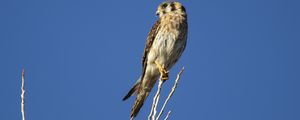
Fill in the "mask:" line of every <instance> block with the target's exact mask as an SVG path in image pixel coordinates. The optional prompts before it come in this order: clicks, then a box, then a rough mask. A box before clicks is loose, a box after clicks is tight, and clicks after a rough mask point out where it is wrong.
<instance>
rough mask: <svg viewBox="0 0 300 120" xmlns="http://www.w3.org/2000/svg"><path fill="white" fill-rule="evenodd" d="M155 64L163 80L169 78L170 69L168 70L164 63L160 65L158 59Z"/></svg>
mask: <svg viewBox="0 0 300 120" xmlns="http://www.w3.org/2000/svg"><path fill="white" fill-rule="evenodd" d="M155 64H156V66H157V68H158V70H159V72H160V75H161V80H163V81H165V80H168V79H169V71H167V70H166V68H165V66H164V65H160V64H159V63H158V62H157V61H155Z"/></svg>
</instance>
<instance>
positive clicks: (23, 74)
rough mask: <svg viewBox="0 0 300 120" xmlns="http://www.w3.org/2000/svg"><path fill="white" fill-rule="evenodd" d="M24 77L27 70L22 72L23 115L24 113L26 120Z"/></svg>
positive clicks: (23, 119) (23, 116)
mask: <svg viewBox="0 0 300 120" xmlns="http://www.w3.org/2000/svg"><path fill="white" fill-rule="evenodd" d="M24 76H25V70H24V69H23V70H22V86H21V91H22V93H21V113H22V120H25V110H24V108H25V101H24V100H25V89H24V83H25V80H24Z"/></svg>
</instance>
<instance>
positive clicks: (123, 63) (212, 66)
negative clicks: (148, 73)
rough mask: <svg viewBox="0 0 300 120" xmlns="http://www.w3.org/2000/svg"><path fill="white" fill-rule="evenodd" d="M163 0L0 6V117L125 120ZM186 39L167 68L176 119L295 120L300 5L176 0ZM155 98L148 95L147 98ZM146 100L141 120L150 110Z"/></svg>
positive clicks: (5, 0) (35, 0)
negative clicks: (22, 111) (22, 109)
mask: <svg viewBox="0 0 300 120" xmlns="http://www.w3.org/2000/svg"><path fill="white" fill-rule="evenodd" d="M161 2H162V1H153V0H152V1H150V0H148V1H146V0H143V1H142V0H136V1H128V0H127V1H124V0H119V1H116V0H113V1H108V0H107V1H100V0H84V1H83V0H51V1H46V0H27V1H24V0H2V1H0V16H1V19H0V56H1V59H0V66H1V67H0V96H1V99H0V106H1V107H0V119H1V120H20V119H21V114H20V86H21V85H20V83H21V81H20V77H21V69H22V68H25V70H26V78H25V79H26V101H25V102H26V114H27V119H30V120H104V119H106V120H108V119H109V120H124V119H128V118H129V113H130V109H131V106H132V104H133V101H134V98H131V99H129V100H128V101H125V102H123V101H121V99H122V97H123V96H124V95H125V94H126V93H127V92H128V90H129V89H130V87H131V86H132V85H133V84H134V82H135V80H136V79H137V78H138V77H139V75H140V72H141V56H142V52H143V48H144V44H145V39H146V36H147V33H148V31H149V29H150V28H151V26H152V25H153V23H154V22H155V20H156V19H157V17H156V16H155V11H156V8H157V6H158V5H159V3H161ZM182 3H183V4H184V5H185V6H186V9H187V12H188V22H189V37H188V44H187V48H186V51H185V52H184V55H183V56H182V59H180V61H179V62H178V64H177V65H176V66H175V67H173V69H172V70H171V71H170V76H171V79H170V81H168V82H167V83H166V84H165V87H164V88H163V93H162V97H166V95H167V92H168V91H169V89H170V87H171V85H172V84H173V80H174V77H175V75H176V73H177V72H178V71H179V70H180V67H181V66H185V68H186V70H185V72H184V73H183V75H182V79H181V80H180V83H179V86H178V88H177V91H176V92H175V94H174V97H173V99H172V100H171V101H170V104H169V105H168V106H167V108H166V109H167V110H172V114H171V117H170V119H172V120H183V119H191V120H299V119H300V115H299V113H300V103H299V101H300V94H299V91H300V87H299V85H300V81H299V80H300V63H299V61H300V55H299V51H300V48H299V45H300V41H299V40H300V23H299V21H300V15H299V11H300V8H299V3H300V2H299V1H297V0H226V1H224V0H185V1H183V0H182ZM152 95H153V92H152V94H151V96H150V97H152ZM150 103H151V101H150V99H148V100H147V102H146V103H145V105H144V107H143V108H142V110H141V112H140V113H139V115H138V117H137V119H145V118H146V116H147V115H148V113H149V110H150Z"/></svg>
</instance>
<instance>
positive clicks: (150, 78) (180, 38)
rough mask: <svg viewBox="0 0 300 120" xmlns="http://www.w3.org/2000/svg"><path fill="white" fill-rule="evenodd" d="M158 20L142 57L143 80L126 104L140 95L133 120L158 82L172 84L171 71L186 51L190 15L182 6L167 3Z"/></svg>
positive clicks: (135, 86)
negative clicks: (188, 17)
mask: <svg viewBox="0 0 300 120" xmlns="http://www.w3.org/2000/svg"><path fill="white" fill-rule="evenodd" d="M156 15H157V16H158V20H157V21H156V22H155V23H154V25H153V26H152V28H151V30H150V32H149V33H148V37H147V39H146V45H145V49H144V52H143V57H142V72H141V76H140V78H139V79H138V80H137V82H136V83H135V84H134V85H133V87H132V88H131V89H130V90H129V92H128V93H127V95H126V96H125V97H124V98H123V101H125V100H127V99H128V98H129V97H130V96H132V95H134V94H136V95H137V96H136V99H135V102H134V105H133V107H132V109H131V113H130V119H133V118H135V117H136V116H137V114H138V113H139V111H140V109H141V107H142V106H143V104H144V102H145V100H146V98H147V97H148V95H149V93H150V92H151V89H152V88H153V86H154V84H155V83H156V81H157V80H158V79H159V78H160V79H161V80H163V81H166V80H168V78H169V75H168V73H169V70H170V69H171V68H172V66H174V64H175V63H176V62H177V61H178V59H179V58H180V57H181V55H182V53H183V51H184V50H185V47H186V43H187V34H188V23H187V13H186V9H185V7H184V6H183V5H182V4H181V3H179V2H175V1H172V2H163V3H161V4H160V5H159V6H158V8H157V11H156Z"/></svg>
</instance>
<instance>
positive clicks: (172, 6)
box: [171, 3, 176, 11]
mask: <svg viewBox="0 0 300 120" xmlns="http://www.w3.org/2000/svg"><path fill="white" fill-rule="evenodd" d="M174 10H176V8H175V4H174V3H172V4H171V11H174Z"/></svg>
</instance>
